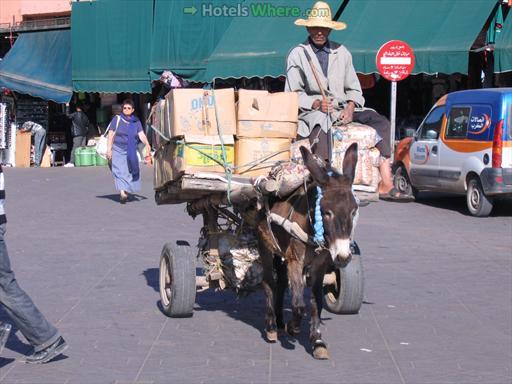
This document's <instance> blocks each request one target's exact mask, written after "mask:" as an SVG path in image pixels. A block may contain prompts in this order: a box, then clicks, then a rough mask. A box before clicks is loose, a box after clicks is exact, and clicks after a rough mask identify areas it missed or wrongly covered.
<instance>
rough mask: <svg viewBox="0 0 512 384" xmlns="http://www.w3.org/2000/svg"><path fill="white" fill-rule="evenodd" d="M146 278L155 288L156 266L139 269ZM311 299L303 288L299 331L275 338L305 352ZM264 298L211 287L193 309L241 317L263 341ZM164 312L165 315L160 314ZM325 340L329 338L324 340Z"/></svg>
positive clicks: (328, 317)
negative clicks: (304, 310) (302, 306)
mask: <svg viewBox="0 0 512 384" xmlns="http://www.w3.org/2000/svg"><path fill="white" fill-rule="evenodd" d="M177 243H178V244H179V245H189V243H188V242H184V241H183V242H182V241H178V242H177ZM142 274H143V275H144V277H145V279H146V284H147V285H148V286H149V287H151V288H153V289H154V290H155V291H157V292H159V290H160V289H159V269H158V268H148V269H146V270H145V271H143V272H142ZM203 275H204V270H203V268H201V267H198V268H196V276H203ZM310 300H311V291H310V289H306V291H305V295H304V301H305V303H307V304H306V315H305V316H304V318H303V321H302V325H301V333H300V335H298V337H292V336H290V335H288V334H286V333H285V332H284V330H283V331H280V332H279V335H278V341H279V343H280V345H281V346H282V347H283V348H285V349H295V347H296V345H297V344H299V345H301V346H302V347H303V348H304V349H305V350H306V351H307V352H308V353H309V354H312V348H311V346H310V343H309V317H310V316H309V308H310V304H309V303H310ZM265 302H266V298H265V295H264V293H263V290H262V289H258V290H256V291H254V292H251V293H249V294H243V295H240V296H239V295H237V294H236V293H235V292H234V291H233V290H231V289H225V290H215V289H206V290H202V291H201V290H199V291H197V292H196V300H195V307H194V312H202V311H208V312H218V311H222V312H224V313H225V314H226V315H228V316H229V317H231V318H232V319H234V320H238V321H241V322H243V323H245V324H247V325H250V326H251V327H253V328H255V329H256V330H258V331H259V332H260V336H261V338H262V342H267V341H266V337H265V329H264V328H265V312H266V304H265ZM290 303H291V296H290V294H289V292H287V293H286V295H285V301H284V319H285V322H287V321H289V320H290V319H291V317H292V315H291V305H290ZM364 304H373V303H372V302H368V301H365V302H364ZM156 305H157V307H158V309H159V310H160V311H161V312H162V314H163V308H162V304H161V301H160V300H158V301H157V302H156ZM322 315H323V316H322V322H325V321H329V320H331V319H332V317H333V316H337V315H333V314H331V313H329V312H327V311H326V310H325V308H324V309H323V312H322ZM164 316H165V315H164ZM325 341H326V342H327V343H329V340H325Z"/></svg>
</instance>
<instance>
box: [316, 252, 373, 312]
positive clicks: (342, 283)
mask: <svg viewBox="0 0 512 384" xmlns="http://www.w3.org/2000/svg"><path fill="white" fill-rule="evenodd" d="M335 272H336V280H337V284H336V286H333V285H327V286H324V306H325V309H327V310H328V311H329V312H331V313H335V314H338V315H354V314H357V313H359V309H360V308H361V305H362V304H363V295H364V271H363V262H362V259H361V252H360V251H359V247H358V246H357V244H356V243H355V242H354V243H353V251H352V259H351V260H350V262H349V263H348V264H347V265H346V266H345V267H343V268H336V270H335ZM338 287H340V289H338Z"/></svg>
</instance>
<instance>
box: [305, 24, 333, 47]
mask: <svg viewBox="0 0 512 384" xmlns="http://www.w3.org/2000/svg"><path fill="white" fill-rule="evenodd" d="M308 33H309V37H311V40H313V43H315V45H319V46H321V45H324V44H325V43H326V42H327V37H329V33H331V30H330V29H329V28H323V27H308Z"/></svg>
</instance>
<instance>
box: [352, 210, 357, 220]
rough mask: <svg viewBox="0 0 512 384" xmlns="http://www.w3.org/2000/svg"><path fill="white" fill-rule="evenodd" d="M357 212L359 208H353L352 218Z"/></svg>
mask: <svg viewBox="0 0 512 384" xmlns="http://www.w3.org/2000/svg"><path fill="white" fill-rule="evenodd" d="M356 213H357V208H356V209H354V210H352V218H354V217H355V215H356Z"/></svg>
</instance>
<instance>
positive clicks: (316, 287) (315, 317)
mask: <svg viewBox="0 0 512 384" xmlns="http://www.w3.org/2000/svg"><path fill="white" fill-rule="evenodd" d="M324 274H325V268H323V267H322V266H313V268H312V271H311V291H312V292H311V293H312V295H311V320H310V328H309V341H310V342H311V347H312V348H313V357H314V358H315V359H320V360H325V359H328V358H329V351H328V350H327V344H326V343H325V342H324V341H323V340H322V333H321V331H320V323H321V318H320V316H321V313H322V306H323V301H322V300H323V297H322V296H323V279H324Z"/></svg>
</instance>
